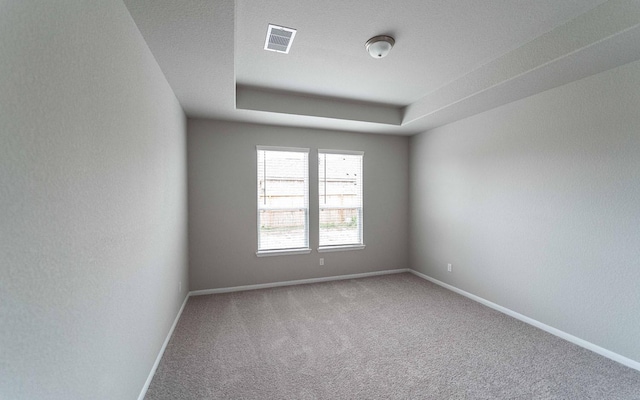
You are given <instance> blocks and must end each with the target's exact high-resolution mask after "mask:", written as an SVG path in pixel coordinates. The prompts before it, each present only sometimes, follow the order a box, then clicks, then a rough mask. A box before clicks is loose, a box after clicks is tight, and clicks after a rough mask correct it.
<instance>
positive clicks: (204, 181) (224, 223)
mask: <svg viewBox="0 0 640 400" xmlns="http://www.w3.org/2000/svg"><path fill="white" fill-rule="evenodd" d="M187 131H188V138H187V142H188V145H187V147H188V157H187V158H188V182H189V183H188V187H189V275H190V288H191V290H198V289H213V288H221V287H231V286H240V285H250V284H258V283H268V282H280V281H287V280H295V279H306V278H317V277H326V276H334V275H344V274H353V273H362V272H371V271H380V270H388V269H396V268H407V266H408V236H407V233H408V196H409V195H408V190H409V188H408V152H409V150H408V143H409V140H408V138H407V137H399V136H384V135H367V134H358V133H345V132H330V131H320V130H310V129H295V128H285V127H274V126H259V125H250V124H238V123H226V122H216V121H209V120H197V119H195V120H191V119H189V122H188V129H187ZM256 145H269V146H289V147H306V148H310V149H311V152H310V155H309V166H310V188H309V191H310V204H309V206H310V212H309V214H310V215H309V221H310V235H309V238H310V244H311V247H312V248H313V251H312V253H311V254H305V255H286V256H275V257H257V256H256V254H255V253H256V250H257V228H256V206H257V205H256V202H257V198H256V196H257V194H256V190H257V189H256V186H257V183H256V179H257V178H256V173H257V172H256V171H257V167H256ZM318 148H327V149H346V150H362V151H364V152H365V156H364V241H365V244H366V246H367V247H366V248H365V249H364V250H354V251H345V252H332V253H318V252H317V247H318V222H317V220H318V211H317V207H318V178H317V169H318V163H317V149H318ZM320 257H324V259H325V265H324V266H320V265H319V258H320Z"/></svg>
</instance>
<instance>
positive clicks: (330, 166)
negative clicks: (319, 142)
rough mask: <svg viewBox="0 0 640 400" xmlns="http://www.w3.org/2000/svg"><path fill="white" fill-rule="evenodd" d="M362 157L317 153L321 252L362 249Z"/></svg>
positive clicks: (359, 153) (339, 153)
mask: <svg viewBox="0 0 640 400" xmlns="http://www.w3.org/2000/svg"><path fill="white" fill-rule="evenodd" d="M363 157H364V153H362V152H346V151H335V150H318V191H319V195H320V199H319V200H320V202H319V205H320V221H319V222H320V248H330V247H331V246H358V245H363V239H362V217H363V209H362V182H363V180H362V178H363V176H362V170H363V168H362V163H363Z"/></svg>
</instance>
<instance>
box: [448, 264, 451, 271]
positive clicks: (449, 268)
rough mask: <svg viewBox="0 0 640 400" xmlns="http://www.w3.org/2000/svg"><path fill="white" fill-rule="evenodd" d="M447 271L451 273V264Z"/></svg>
mask: <svg viewBox="0 0 640 400" xmlns="http://www.w3.org/2000/svg"><path fill="white" fill-rule="evenodd" d="M447 271H449V272H451V264H447Z"/></svg>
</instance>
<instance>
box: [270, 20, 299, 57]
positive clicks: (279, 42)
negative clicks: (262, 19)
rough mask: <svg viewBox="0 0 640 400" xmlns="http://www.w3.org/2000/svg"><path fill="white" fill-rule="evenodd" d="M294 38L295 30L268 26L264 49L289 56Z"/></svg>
mask: <svg viewBox="0 0 640 400" xmlns="http://www.w3.org/2000/svg"><path fill="white" fill-rule="evenodd" d="M294 37H296V30H295V29H291V28H285V27H284V26H278V25H271V24H269V29H268V30H267V38H266V39H265V41H264V49H265V50H269V51H275V52H278V53H285V54H289V49H291V43H293V38H294Z"/></svg>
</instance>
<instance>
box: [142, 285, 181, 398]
mask: <svg viewBox="0 0 640 400" xmlns="http://www.w3.org/2000/svg"><path fill="white" fill-rule="evenodd" d="M187 300H189V294H188V293H187V295H186V296H185V298H184V301H183V302H182V306H181V307H180V310H179V311H178V315H176V318H175V319H174V320H173V324H172V325H171V328H169V333H167V337H166V338H165V339H164V343H162V347H161V348H160V352H158V357H156V362H154V363H153V367H151V372H149V376H148V377H147V381H146V382H145V383H144V386H143V387H142V391H141V392H140V395H139V396H138V400H144V396H146V395H147V390H149V385H150V384H151V380H152V379H153V375H155V373H156V369H158V365H160V360H162V356H163V355H164V351H165V349H166V348H167V345H168V344H169V339H171V335H173V330H174V329H176V325H178V320H179V319H180V316H181V315H182V310H184V306H185V305H186V304H187Z"/></svg>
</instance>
